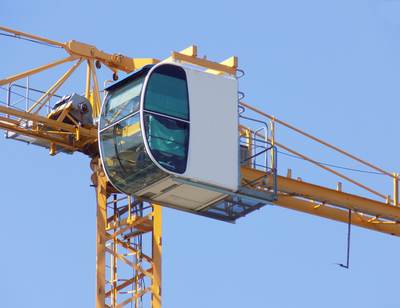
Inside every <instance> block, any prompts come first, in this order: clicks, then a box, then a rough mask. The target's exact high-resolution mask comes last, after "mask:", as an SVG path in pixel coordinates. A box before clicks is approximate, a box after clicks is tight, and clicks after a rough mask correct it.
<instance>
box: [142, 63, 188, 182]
mask: <svg viewBox="0 0 400 308" xmlns="http://www.w3.org/2000/svg"><path fill="white" fill-rule="evenodd" d="M145 91H146V92H145V94H144V111H143V113H144V129H145V135H146V141H147V144H148V146H149V149H150V151H151V154H152V155H153V157H154V159H155V160H156V161H157V162H158V163H159V164H160V165H161V166H162V167H164V168H165V169H167V170H169V171H172V172H175V173H180V174H182V173H184V172H185V170H186V165H187V156H188V147H189V97H188V90H187V80H186V73H185V71H184V70H183V69H182V68H181V67H178V66H175V65H170V64H165V65H161V66H159V67H157V68H156V69H155V70H154V71H153V72H152V73H151V75H150V77H149V79H148V81H147V86H146V90H145Z"/></svg>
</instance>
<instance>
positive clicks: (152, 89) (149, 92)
mask: <svg viewBox="0 0 400 308" xmlns="http://www.w3.org/2000/svg"><path fill="white" fill-rule="evenodd" d="M144 109H146V110H150V111H154V112H158V113H162V114H165V115H169V116H172V117H177V118H180V119H184V120H189V101H188V90H187V82H186V73H185V71H184V70H183V69H182V68H180V67H177V66H175V65H168V64H167V65H162V66H159V67H157V68H156V69H155V70H154V71H153V72H152V74H151V76H150V77H149V80H148V82H147V86H146V93H145V102H144Z"/></svg>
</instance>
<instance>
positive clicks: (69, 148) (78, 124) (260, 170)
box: [0, 27, 400, 308]
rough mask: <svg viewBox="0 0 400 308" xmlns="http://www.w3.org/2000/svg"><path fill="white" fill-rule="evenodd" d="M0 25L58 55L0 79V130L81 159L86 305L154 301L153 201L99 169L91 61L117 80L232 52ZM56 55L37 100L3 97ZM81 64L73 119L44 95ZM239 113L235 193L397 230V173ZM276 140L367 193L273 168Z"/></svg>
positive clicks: (157, 267) (157, 264)
mask: <svg viewBox="0 0 400 308" xmlns="http://www.w3.org/2000/svg"><path fill="white" fill-rule="evenodd" d="M0 30H2V31H4V32H7V33H9V34H10V35H12V36H16V37H24V38H28V39H31V40H35V41H39V42H43V43H46V44H49V45H53V46H57V47H59V48H62V49H64V50H65V52H66V54H67V56H66V57H65V58H62V59H60V60H57V61H54V62H51V63H48V64H45V65H43V66H40V67H37V68H33V69H29V70H27V71H24V72H21V73H18V74H16V75H14V76H10V77H6V78H3V79H1V80H0V86H5V87H6V89H7V91H8V99H7V104H6V105H0V129H2V130H4V131H5V132H6V136H7V138H9V139H15V140H19V141H25V142H28V143H33V144H36V145H39V146H41V147H44V148H47V149H48V150H49V154H50V155H53V156H54V155H56V154H58V153H61V152H65V153H74V152H81V153H83V154H84V155H87V156H89V157H90V158H91V164H90V167H91V169H92V171H93V175H92V178H91V180H92V183H93V185H94V186H95V187H96V195H97V238H96V241H97V245H96V247H97V259H96V271H97V276H96V292H97V295H96V307H98V308H103V307H124V306H126V305H128V304H132V305H134V307H142V306H143V305H145V306H148V307H153V308H159V307H161V294H162V289H161V256H162V234H161V224H162V213H161V212H162V210H161V206H160V205H159V204H157V203H156V202H152V200H147V199H146V198H141V197H140V198H137V197H134V196H131V195H126V194H123V193H121V192H119V191H118V190H116V189H115V188H114V187H113V186H112V185H111V183H110V182H109V180H108V178H107V176H106V174H105V171H104V170H103V166H102V164H101V162H100V157H99V146H98V136H99V135H98V133H99V129H98V124H97V123H98V121H97V120H98V118H99V116H100V109H101V93H100V90H99V82H98V78H97V74H96V68H97V69H99V68H100V67H101V66H102V65H104V66H105V67H107V68H109V69H110V70H111V72H112V74H113V79H114V80H117V79H118V73H119V72H125V73H131V72H134V71H136V70H138V69H140V68H142V67H144V66H146V65H149V64H150V65H153V64H157V63H160V62H165V63H168V62H172V63H187V64H190V65H192V66H196V67H198V68H200V69H202V70H204V71H205V72H207V73H210V74H214V75H223V74H228V75H236V73H237V72H238V60H237V58H236V57H231V58H228V59H227V60H225V61H222V62H213V61H210V60H208V59H206V58H202V57H199V56H198V54H197V47H196V46H190V47H188V48H186V49H184V50H182V51H180V52H172V54H171V55H170V57H168V58H166V59H164V60H162V61H161V60H159V59H154V58H131V57H128V56H124V55H120V54H109V53H106V52H104V51H101V50H99V49H97V48H96V47H95V46H92V45H88V44H85V43H81V42H77V41H69V42H66V43H61V42H57V41H54V40H50V39H47V38H43V37H40V36H37V35H32V34H29V33H24V32H21V31H16V30H13V29H9V28H5V27H0ZM66 63H70V64H71V67H70V68H69V69H68V70H67V71H66V72H65V73H64V74H63V75H62V76H61V77H60V78H59V79H58V80H57V81H56V82H55V83H54V84H53V85H51V86H50V88H49V89H48V90H46V91H43V93H42V95H41V96H40V97H39V98H38V99H37V100H35V101H34V102H32V104H29V106H26V108H25V109H24V110H21V109H18V108H15V106H13V102H12V93H13V87H14V86H15V85H16V82H17V81H21V80H23V79H24V78H29V77H32V76H34V75H37V74H39V73H41V72H44V71H46V70H49V69H52V68H54V67H57V66H59V65H62V64H66ZM84 64H85V65H86V76H85V81H86V87H85V88H86V89H85V93H84V95H83V96H82V100H84V101H82V102H88V104H90V106H86V105H85V103H82V104H83V105H82V104H80V105H79V106H80V107H79V108H81V109H82V108H83V109H85V108H86V109H85V110H87V108H89V109H90V111H91V116H92V118H93V119H94V121H92V122H91V121H86V122H85V121H84V120H82V119H78V118H79V116H77V110H78V109H79V108H78V107H77V106H74V104H73V103H72V102H71V101H69V100H68V99H65V100H64V102H63V103H57V105H56V106H54V105H51V104H50V100H51V99H52V98H53V97H55V96H56V94H57V93H58V91H59V89H60V88H61V86H62V85H63V84H64V83H65V81H66V80H67V79H69V78H70V76H71V75H72V74H73V73H74V72H75V71H76V70H77V68H78V67H79V66H81V65H84ZM27 90H29V89H27ZM82 106H83V107H82ZM50 107H51V108H50ZM77 108H78V109H77ZM78 111H79V110H78ZM81 111H82V110H81ZM82 112H83V111H82ZM239 118H240V120H241V124H240V126H239V128H238V129H239V136H240V139H241V142H240V150H241V165H240V174H241V185H242V188H243V190H242V191H241V193H242V194H243V195H246V194H248V195H249V196H250V195H251V198H253V199H257V200H263V198H265V197H264V196H265V195H266V194H270V195H271V194H272V195H273V198H272V199H269V201H268V202H265V204H269V205H276V206H280V207H284V208H287V209H292V210H295V211H299V212H302V213H308V214H311V215H314V216H319V217H323V218H327V219H331V220H335V221H339V222H344V223H349V224H351V225H356V226H358V227H361V228H365V229H369V230H374V231H379V232H383V233H386V234H391V235H396V236H400V225H399V221H400V207H399V191H398V186H399V184H398V182H399V175H398V174H396V173H392V172H389V171H386V170H384V169H382V168H380V167H377V166H375V165H373V164H371V163H369V162H367V161H364V160H362V159H361V158H358V157H356V156H354V155H352V154H350V153H348V152H346V151H345V150H343V149H341V148H339V147H336V146H334V145H331V144H329V143H327V142H326V141H323V140H321V139H319V138H317V137H314V136H312V135H311V134H308V133H306V132H304V131H302V130H300V129H299V128H297V127H295V126H293V125H291V124H289V123H286V122H284V121H282V120H279V119H277V118H275V117H274V116H271V115H269V114H267V113H265V112H263V111H261V110H258V109H257V108H255V107H253V106H252V105H250V104H248V103H246V102H244V101H242V100H240V101H239ZM242 120H243V123H244V122H246V121H247V122H246V123H254V122H256V123H258V124H262V125H264V126H263V129H261V130H260V129H256V128H255V127H252V125H246V124H243V123H242ZM278 126H281V127H285V128H287V129H289V130H290V131H292V132H294V133H295V134H297V135H298V136H301V137H304V138H306V139H308V140H310V141H312V142H316V143H317V144H319V145H321V146H323V147H325V148H327V149H330V150H332V151H334V152H336V153H338V154H339V155H341V156H343V157H346V158H348V159H351V160H353V161H355V162H357V163H359V164H362V165H363V166H365V167H367V168H370V169H371V170H373V171H374V172H378V173H380V174H383V175H385V176H386V177H387V178H388V180H389V181H390V182H391V183H392V186H393V193H392V195H391V196H390V195H388V194H385V193H382V192H379V191H377V190H375V189H373V188H371V187H369V186H367V185H365V184H363V183H361V182H359V181H356V180H355V179H353V178H351V177H349V176H347V175H345V174H343V173H341V172H339V171H337V170H335V169H334V168H332V167H331V166H327V165H326V164H323V163H321V162H319V161H317V160H315V159H313V158H311V157H309V156H307V155H305V154H302V153H301V152H300V151H298V150H295V149H293V148H292V147H290V146H289V145H287V144H284V143H283V142H282V141H281V140H278V138H277V135H276V131H277V129H278ZM278 149H279V150H284V151H286V152H287V153H289V154H290V155H293V156H295V157H297V158H300V159H302V160H304V161H306V162H308V163H310V164H311V165H313V166H315V167H316V168H318V169H320V170H323V171H324V172H328V173H330V174H332V175H334V176H335V177H337V178H338V179H340V181H346V182H348V183H350V184H351V185H354V186H355V187H357V188H358V189H361V190H363V191H364V192H365V193H366V194H368V197H365V194H362V195H361V194H355V193H348V192H345V191H343V189H342V184H341V183H342V182H338V184H337V187H336V189H332V188H329V187H326V186H323V185H319V184H316V183H311V182H307V181H304V180H302V179H301V178H294V177H293V176H292V171H291V170H290V169H289V170H287V172H286V174H285V175H283V173H285V172H284V171H283V170H279V169H278V167H277V166H278V164H277V160H278V157H279V155H278ZM260 161H261V162H262V164H260V163H259V162H260ZM278 171H279V173H278ZM265 204H264V203H262V202H261V203H257V204H256V205H255V206H254V208H252V209H249V208H248V207H246V205H244V204H242V205H241V204H238V203H237V204H235V206H241V213H242V214H241V216H244V215H246V214H248V213H249V212H250V211H252V210H254V209H258V208H261V207H262V206H264V205H265ZM233 206H234V205H233V204H230V205H229V204H227V205H226V207H225V208H216V209H215V210H216V211H215V213H216V214H213V215H214V216H213V218H218V217H225V218H221V219H222V220H228V221H233V220H234V219H236V218H237V217H234V219H233V218H232V219H231V220H230V217H231V216H229V215H228V214H229V213H231V212H232V209H233ZM217 210H218V211H220V212H221V213H220V214H219V213H218V211H217ZM218 215H219V216H218ZM224 215H225V216H224ZM206 216H207V215H206ZM226 217H227V218H226ZM232 217H233V216H232Z"/></svg>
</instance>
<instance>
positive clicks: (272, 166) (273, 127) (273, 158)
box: [270, 118, 276, 172]
mask: <svg viewBox="0 0 400 308" xmlns="http://www.w3.org/2000/svg"><path fill="white" fill-rule="evenodd" d="M270 124H271V146H272V147H271V170H274V167H275V164H276V161H275V156H276V153H275V152H276V149H275V118H272V120H271V121H270ZM274 172H275V170H274Z"/></svg>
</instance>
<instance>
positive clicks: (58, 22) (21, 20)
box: [0, 0, 400, 308]
mask: <svg viewBox="0 0 400 308" xmlns="http://www.w3.org/2000/svg"><path fill="white" fill-rule="evenodd" d="M399 14H400V1H395V0H386V1H384V0H364V1H361V0H359V1H357V0H353V1H344V0H337V1H317V0H315V1H311V0H305V1H295V0H292V1H289V0H287V1H243V2H241V1H240V2H239V1H237V2H235V1H208V0H205V1H202V2H187V1H175V0H172V1H158V2H157V1H141V2H133V1H130V2H129V1H115V2H111V1H107V2H106V1H76V0H71V1H62V2H55V1H44V0H42V1H40V0H39V1H30V2H28V1H26V2H23V1H19V0H15V1H9V0H3V1H2V3H1V10H0V24H2V25H4V26H8V27H12V28H16V29H20V30H22V31H27V32H31V33H35V34H39V35H43V36H46V37H49V38H53V39H56V40H60V41H67V40H69V39H76V40H80V41H84V42H88V43H92V44H94V45H96V46H97V47H99V48H100V49H104V50H106V51H109V52H120V53H124V54H126V55H129V56H132V57H156V58H164V57H167V56H168V55H169V53H170V52H171V51H172V50H180V49H183V48H185V47H186V46H188V45H190V44H192V43H195V44H197V45H198V46H199V52H200V54H202V55H204V54H206V55H207V56H208V58H210V59H216V60H223V59H224V58H227V57H229V56H231V55H236V56H238V57H239V63H240V67H241V68H242V69H244V70H245V72H246V76H245V77H244V78H243V79H241V81H240V89H241V91H243V92H245V93H246V101H247V102H250V103H252V104H254V105H255V106H257V107H259V108H261V109H263V110H264V111H266V112H268V113H270V114H274V115H276V116H277V117H279V118H282V119H284V120H287V121H288V122H290V123H292V124H295V125H296V126H298V127H301V128H303V129H305V130H307V131H308V132H310V133H312V134H315V135H317V136H319V137H321V138H323V139H326V140H328V141H330V142H332V143H334V144H337V145H339V146H342V147H343V148H345V149H347V150H349V151H351V152H352V153H355V154H359V155H360V156H361V157H363V158H365V159H367V160H370V161H371V162H373V163H376V164H378V165H380V166H383V167H385V168H386V169H389V170H393V171H395V170H397V171H399V169H400V168H399V164H398V150H399V146H398V134H397V132H398V115H399V113H400V107H399V103H398V102H399V101H400V94H399V91H398V89H399V86H398V85H399V82H400V57H399V54H400V18H399ZM0 55H1V60H0V78H1V77H5V76H7V75H11V74H13V73H16V72H18V71H21V70H23V69H26V68H29V67H33V66H35V65H39V64H41V63H45V62H46V61H49V60H50V59H56V58H60V57H61V56H62V53H60V52H59V51H58V50H53V49H51V48H47V47H42V46H35V45H32V44H30V43H27V42H19V41H18V42H15V40H12V39H8V38H2V37H0ZM81 76H83V75H81ZM36 82H37V83H36V85H37V86H38V87H41V86H42V85H44V84H45V83H46V82H48V80H37V81H36ZM83 86H84V83H83V79H81V81H80V82H79V79H77V80H75V81H73V83H71V84H70V85H68V90H74V91H77V92H79V91H82V89H83ZM278 138H280V140H281V141H283V142H285V143H289V144H293V145H296V146H297V148H298V149H299V150H303V151H304V152H306V153H308V154H313V156H314V157H316V158H317V159H324V160H325V161H328V162H332V163H336V164H340V165H345V166H350V167H359V166H353V165H351V163H349V162H348V161H345V160H342V159H341V158H340V157H334V156H333V155H332V156H331V154H325V153H324V152H323V151H322V150H320V149H318V148H316V147H314V146H311V145H310V146H308V144H307V143H305V142H303V141H301V140H300V139H297V138H295V137H294V136H293V135H289V134H288V133H287V132H285V131H282V132H281V131H278ZM0 147H1V151H0V161H1V162H2V166H1V170H2V171H1V175H2V176H1V178H0V187H1V192H2V194H1V199H2V202H1V213H2V215H1V217H2V219H1V220H2V222H1V224H0V234H2V238H1V239H2V240H1V253H0V273H1V277H2V279H1V280H0V296H1V298H2V300H1V302H2V304H1V306H2V307H7V308H8V307H10V308H17V307H18V308H20V307H21V308H22V307H27V305H29V306H30V307H40V308H46V307H61V308H62V307H94V294H95V198H94V197H95V195H94V191H93V188H91V187H90V186H89V185H90V169H89V166H88V164H89V160H88V158H86V157H84V156H83V155H79V154H77V155H73V156H67V155H58V156H56V157H50V156H49V155H48V154H47V152H46V151H44V150H43V149H40V148H35V147H33V146H27V145H24V144H19V143H16V142H12V141H8V140H5V139H1V140H0ZM282 161H284V163H283V166H285V167H286V166H291V167H292V168H293V170H294V173H295V176H301V177H302V178H303V179H305V180H309V181H313V182H314V183H324V184H325V185H330V187H334V186H335V182H334V181H333V180H331V178H329V177H328V176H326V174H324V173H321V172H319V173H317V172H315V171H314V170H313V169H311V168H310V167H309V166H308V165H304V164H302V165H300V164H299V163H298V162H296V161H294V160H292V161H291V160H289V159H286V161H285V158H282ZM281 172H282V173H284V172H285V170H281ZM358 178H360V179H362V180H365V181H366V182H368V183H370V184H371V185H372V186H374V187H375V188H377V189H381V190H383V191H387V193H390V188H391V183H390V181H388V180H385V179H384V178H383V177H381V176H372V175H371V176H366V175H358ZM344 187H345V189H346V190H347V191H350V192H353V190H352V187H351V186H349V185H347V184H344ZM163 243H164V259H163V275H164V280H163V300H164V307H167V308H170V307H174V308H179V307H182V308H183V307H185V308H186V307H191V308H197V307H210V308H213V307H230V308H236V307H274V308H298V307H307V308H309V307H325V308H331V307H332V308H333V307H335V308H336V307H361V306H362V307H364V308H369V307H371V308H372V307H374V308H375V307H382V308H391V307H398V297H397V293H398V279H397V277H398V275H399V270H398V265H397V262H398V259H399V257H400V249H399V245H398V243H399V239H397V238H395V237H391V236H388V235H383V234H378V233H375V232H372V231H366V230H361V229H359V228H354V230H353V237H352V253H351V269H350V270H343V269H341V268H339V267H338V266H336V265H335V263H336V262H344V261H345V251H346V225H344V224H339V223H335V222H331V221H327V220H323V219H320V218H315V217H310V216H307V215H306V214H300V213H297V212H292V211H289V210H286V209H281V208H278V207H265V208H263V209H262V210H260V211H257V212H256V213H253V214H251V215H249V216H248V217H246V218H244V219H243V220H240V221H238V222H237V224H235V225H231V224H225V223H222V222H218V221H213V220H209V219H206V218H201V217H196V216H192V215H189V214H185V213H180V212H177V211H173V210H165V211H164V235H163Z"/></svg>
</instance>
